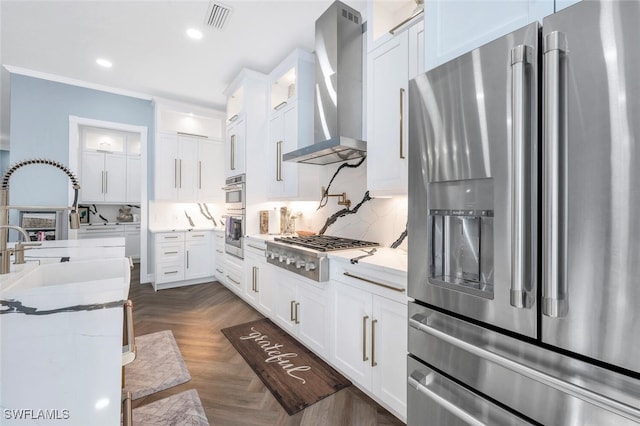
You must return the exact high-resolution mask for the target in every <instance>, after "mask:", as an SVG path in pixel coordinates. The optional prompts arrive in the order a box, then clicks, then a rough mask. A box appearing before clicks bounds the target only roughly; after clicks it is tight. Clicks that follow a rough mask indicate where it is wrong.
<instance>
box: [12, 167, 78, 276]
mask: <svg viewBox="0 0 640 426" xmlns="http://www.w3.org/2000/svg"><path fill="white" fill-rule="evenodd" d="M31 164H44V165H48V166H53V167H56V168H57V169H60V170H62V171H63V172H64V173H65V174H66V175H67V177H69V180H70V181H71V185H72V187H73V191H74V194H73V206H72V207H71V208H62V209H60V210H71V212H70V213H69V221H70V228H71V229H78V228H80V215H79V214H78V191H79V190H80V183H79V182H78V179H77V178H76V176H75V175H74V174H73V172H72V171H71V170H69V168H67V166H65V165H63V164H62V163H59V162H57V161H54V160H48V159H46V158H34V159H29V160H22V161H19V162H17V163H15V164H14V165H12V166H11V167H9V169H8V170H7V171H6V172H5V174H4V175H3V176H2V180H1V182H0V274H7V273H8V272H9V256H10V253H9V252H8V250H7V234H8V232H7V231H8V229H17V230H19V231H22V232H23V235H24V236H25V240H26V241H29V236H28V235H27V233H26V232H24V230H23V229H22V228H20V227H18V226H14V225H9V212H8V210H9V208H10V206H9V179H10V178H11V175H13V173H14V172H15V171H16V170H18V169H19V168H21V167H24V166H28V165H31Z"/></svg>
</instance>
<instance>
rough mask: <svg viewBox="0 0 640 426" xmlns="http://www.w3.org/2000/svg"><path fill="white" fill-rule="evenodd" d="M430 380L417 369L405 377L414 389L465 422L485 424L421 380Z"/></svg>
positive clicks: (480, 425) (473, 425)
mask: <svg viewBox="0 0 640 426" xmlns="http://www.w3.org/2000/svg"><path fill="white" fill-rule="evenodd" d="M416 376H418V377H422V378H421V380H418V379H416ZM430 380H431V377H428V376H425V375H424V374H422V373H421V372H419V371H414V372H413V373H411V375H409V377H408V378H407V382H408V384H409V386H412V387H413V388H414V389H415V390H417V391H418V392H420V393H421V394H423V395H425V396H426V397H427V398H429V399H431V400H433V401H435V402H436V403H438V405H440V406H442V407H443V408H444V409H446V410H447V411H448V412H450V413H451V414H453V415H454V416H456V417H457V418H459V419H460V420H462V421H464V422H465V423H466V424H469V425H472V426H487V425H486V423H483V422H481V421H480V420H478V419H477V418H476V417H475V416H474V415H472V414H470V413H468V412H466V411H465V410H464V409H462V408H460V407H459V406H458V405H456V404H454V403H453V402H451V401H449V400H448V399H446V398H444V397H442V396H441V395H439V394H438V392H436V391H434V390H431V389H430V388H429V386H428V385H424V384H423V383H422V382H423V381H424V382H427V384H428V382H429V381H430Z"/></svg>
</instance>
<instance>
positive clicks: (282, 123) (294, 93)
mask: <svg viewBox="0 0 640 426" xmlns="http://www.w3.org/2000/svg"><path fill="white" fill-rule="evenodd" d="M314 64H315V57H314V55H313V54H312V53H309V52H306V51H304V50H301V49H296V50H294V51H293V52H292V53H291V54H290V55H289V56H287V58H286V59H284V60H283V61H282V62H281V63H280V64H279V65H278V66H277V67H276V68H275V69H274V70H273V71H272V72H271V74H270V75H269V78H270V84H269V140H268V142H267V143H268V152H267V195H268V197H269V199H273V200H278V199H293V198H298V199H300V198H309V197H311V196H312V195H314V194H315V195H317V192H318V191H319V189H318V188H319V187H318V181H317V176H318V169H319V168H318V167H317V166H313V165H309V164H298V163H293V162H284V161H282V155H283V154H285V153H287V152H290V151H293V150H296V149H298V148H302V147H304V146H307V145H310V144H312V143H313V82H314ZM312 192H313V194H312Z"/></svg>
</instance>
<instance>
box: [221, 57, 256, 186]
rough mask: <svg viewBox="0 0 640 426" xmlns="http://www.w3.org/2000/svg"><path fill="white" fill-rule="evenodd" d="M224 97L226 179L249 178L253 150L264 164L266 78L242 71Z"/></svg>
mask: <svg viewBox="0 0 640 426" xmlns="http://www.w3.org/2000/svg"><path fill="white" fill-rule="evenodd" d="M224 93H225V95H226V96H227V136H226V156H225V164H226V165H225V170H226V176H227V177H230V176H236V175H240V174H243V173H247V174H249V173H250V172H251V167H249V166H248V165H249V163H250V160H249V158H248V155H253V154H254V152H253V150H254V148H255V150H256V152H257V158H256V161H258V162H260V163H263V162H264V149H263V147H264V139H265V137H266V132H265V130H266V128H265V126H266V122H265V120H266V109H267V106H266V93H267V76H266V75H264V74H262V73H259V72H256V71H252V70H248V69H243V70H242V71H241V72H240V73H239V74H238V75H237V76H236V78H235V79H234V80H233V81H232V82H231V84H229V86H228V87H227V89H226V90H225V92H224ZM248 144H251V149H249V146H248ZM258 179H263V177H262V176H260V177H258ZM247 181H249V179H247Z"/></svg>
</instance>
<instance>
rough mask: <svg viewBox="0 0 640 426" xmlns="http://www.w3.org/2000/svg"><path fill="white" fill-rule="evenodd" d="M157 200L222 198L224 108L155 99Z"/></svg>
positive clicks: (219, 199)
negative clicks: (194, 105) (210, 108)
mask: <svg viewBox="0 0 640 426" xmlns="http://www.w3.org/2000/svg"><path fill="white" fill-rule="evenodd" d="M155 103H156V138H155V146H154V149H153V153H154V196H153V198H154V199H155V200H165V201H183V202H196V201H197V202H214V203H216V202H222V200H223V197H224V193H223V191H222V189H221V188H222V187H223V186H224V134H225V132H224V128H225V125H224V121H225V118H224V117H225V115H224V112H222V111H215V110H208V109H202V108H197V107H193V106H190V105H184V104H176V103H172V102H169V101H163V100H155Z"/></svg>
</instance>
